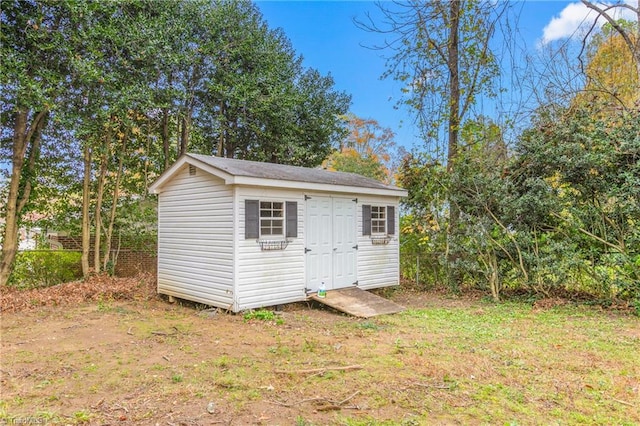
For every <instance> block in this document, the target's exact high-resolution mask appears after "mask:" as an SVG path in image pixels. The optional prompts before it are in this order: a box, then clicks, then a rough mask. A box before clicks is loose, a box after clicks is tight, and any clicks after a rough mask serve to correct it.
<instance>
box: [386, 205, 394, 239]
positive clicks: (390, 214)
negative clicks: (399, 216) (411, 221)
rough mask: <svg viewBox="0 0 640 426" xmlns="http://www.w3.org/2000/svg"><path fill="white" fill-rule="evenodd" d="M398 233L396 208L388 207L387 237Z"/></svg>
mask: <svg viewBox="0 0 640 426" xmlns="http://www.w3.org/2000/svg"><path fill="white" fill-rule="evenodd" d="M395 233H396V208H395V206H387V235H395Z"/></svg>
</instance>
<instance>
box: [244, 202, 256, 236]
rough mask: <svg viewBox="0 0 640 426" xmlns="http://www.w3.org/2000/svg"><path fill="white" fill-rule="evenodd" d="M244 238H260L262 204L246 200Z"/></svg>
mask: <svg viewBox="0 0 640 426" xmlns="http://www.w3.org/2000/svg"><path fill="white" fill-rule="evenodd" d="M244 238H245V239H247V240H248V239H251V238H260V202H259V201H258V200H244Z"/></svg>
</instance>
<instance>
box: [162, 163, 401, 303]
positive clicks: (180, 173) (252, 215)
mask: <svg viewBox="0 0 640 426" xmlns="http://www.w3.org/2000/svg"><path fill="white" fill-rule="evenodd" d="M150 191H151V192H152V193H155V194H158V292H159V293H161V294H165V295H169V296H174V297H178V298H182V299H186V300H191V301H194V302H199V303H204V304H207V305H211V306H217V307H220V308H224V309H229V310H232V311H234V312H238V311H242V310H246V309H252V308H259V307H263V306H273V305H280V304H285V303H291V302H298V301H303V300H306V299H307V297H308V295H310V294H312V293H314V292H316V291H317V290H318V288H319V286H320V285H321V284H322V283H324V285H325V287H326V289H327V290H328V291H330V290H333V289H341V288H346V287H353V286H357V287H359V288H362V289H365V290H366V289H374V288H380V287H387V286H394V285H398V283H399V275H400V274H399V243H398V225H399V220H398V203H399V201H400V199H401V197H404V196H406V195H407V192H406V191H405V190H403V189H400V188H397V187H395V186H390V185H385V184H383V183H380V182H378V181H376V180H373V179H369V178H365V177H362V176H359V175H355V174H351V173H341V172H331V171H327V170H321V169H310V168H304V167H294V166H285V165H280V164H269V163H259V162H253V161H243V160H234V159H228V158H220V157H211V156H206V155H196V154H186V155H183V156H182V157H180V158H179V159H178V161H177V162H176V163H175V164H174V165H173V166H171V167H170V168H169V169H168V170H166V171H165V173H163V174H162V175H161V176H160V177H159V178H158V180H157V181H156V182H154V183H153V185H151V187H150Z"/></svg>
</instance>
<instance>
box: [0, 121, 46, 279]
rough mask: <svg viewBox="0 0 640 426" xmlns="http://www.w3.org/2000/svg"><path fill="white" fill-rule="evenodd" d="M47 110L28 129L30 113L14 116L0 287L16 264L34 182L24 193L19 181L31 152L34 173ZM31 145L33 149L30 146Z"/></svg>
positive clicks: (28, 162)
mask: <svg viewBox="0 0 640 426" xmlns="http://www.w3.org/2000/svg"><path fill="white" fill-rule="evenodd" d="M47 112H48V111H46V110H44V111H40V112H38V113H37V114H35V116H34V118H33V121H32V122H31V126H29V128H27V121H28V115H29V112H28V111H27V110H24V109H22V110H19V111H17V112H16V113H15V115H14V121H15V122H14V127H13V153H12V158H11V163H12V166H11V178H10V180H9V193H8V194H7V206H6V212H5V227H4V233H3V237H2V255H1V257H0V287H1V286H4V285H6V284H7V282H8V281H9V276H10V275H11V271H12V269H13V263H14V261H15V258H16V253H17V251H18V243H19V242H18V223H19V221H20V214H21V212H22V209H23V208H24V206H25V205H26V204H27V202H28V201H29V196H30V194H31V182H30V180H29V177H27V182H26V183H25V185H24V187H23V188H22V191H20V182H21V181H22V180H23V169H24V165H25V158H26V157H27V152H28V161H27V171H28V172H32V171H33V169H34V166H35V161H36V158H37V156H38V153H39V150H40V139H41V135H42V129H43V128H44V123H45V118H46V115H47ZM30 145H31V147H30V149H29V146H30Z"/></svg>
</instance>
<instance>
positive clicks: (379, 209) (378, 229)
mask: <svg viewBox="0 0 640 426" xmlns="http://www.w3.org/2000/svg"><path fill="white" fill-rule="evenodd" d="M371 233H372V234H386V233H387V207H386V206H371Z"/></svg>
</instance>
